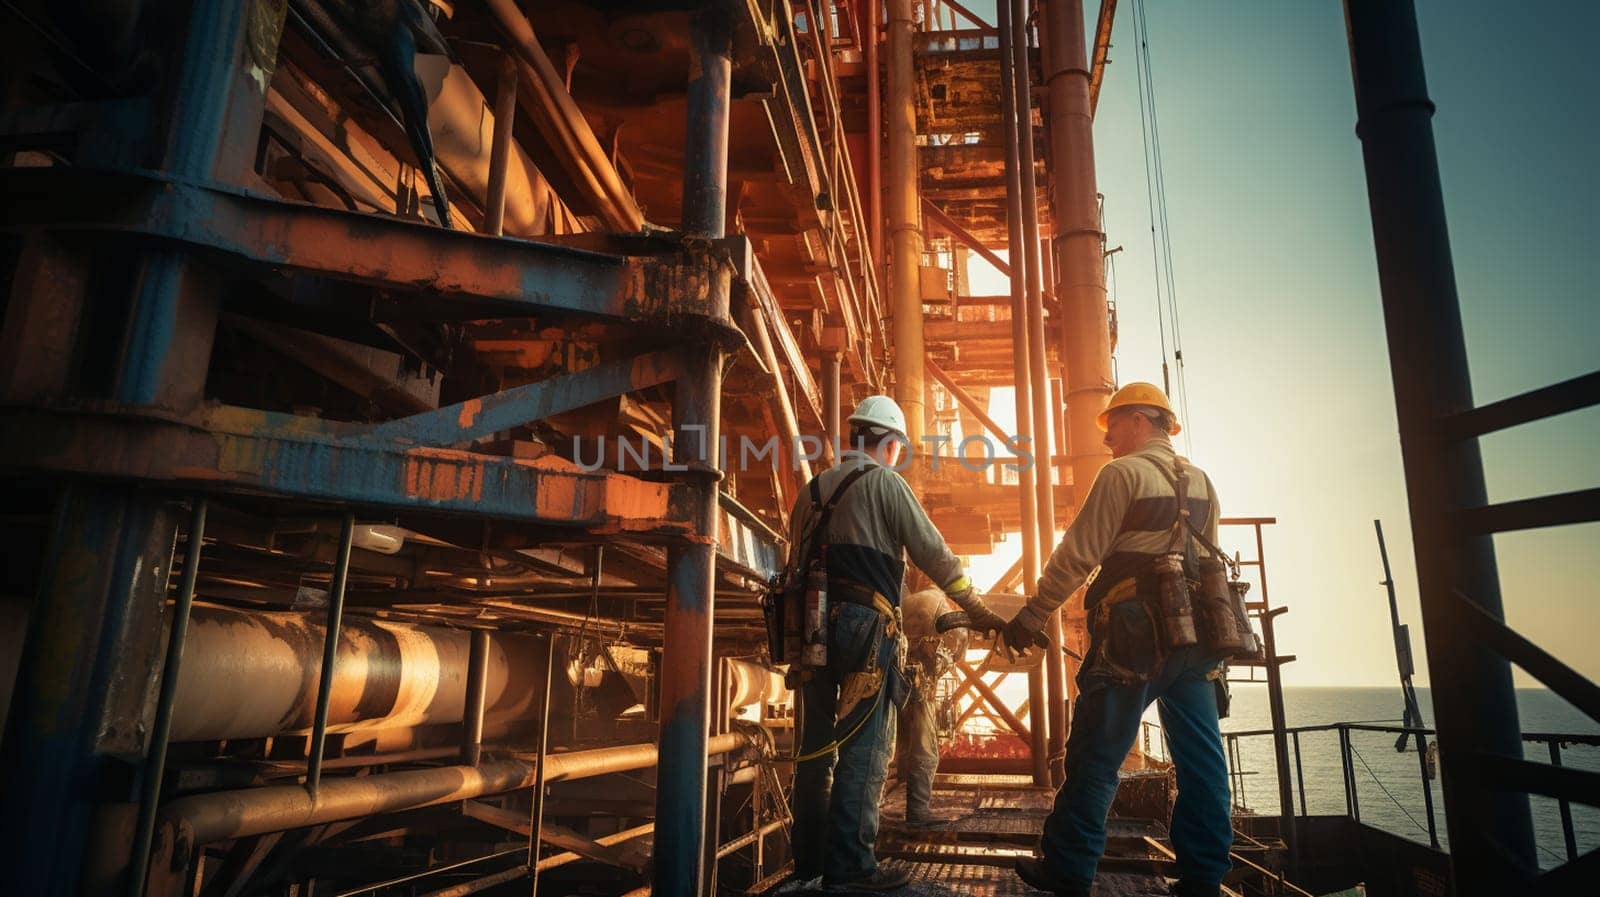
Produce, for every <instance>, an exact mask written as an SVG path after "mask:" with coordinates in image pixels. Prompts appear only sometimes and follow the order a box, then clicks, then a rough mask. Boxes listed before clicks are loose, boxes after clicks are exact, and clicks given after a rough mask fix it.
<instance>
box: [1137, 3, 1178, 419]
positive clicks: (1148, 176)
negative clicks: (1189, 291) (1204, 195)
mask: <svg viewBox="0 0 1600 897" xmlns="http://www.w3.org/2000/svg"><path fill="white" fill-rule="evenodd" d="M1136 11H1137V7H1136ZM1133 32H1134V42H1135V43H1137V44H1138V45H1139V46H1141V47H1142V46H1144V26H1143V25H1141V24H1140V22H1139V16H1138V15H1135V16H1134V17H1133ZM1133 65H1134V69H1135V70H1136V73H1137V80H1138V82H1139V136H1140V140H1141V142H1142V143H1143V145H1144V185H1145V190H1144V195H1145V200H1146V203H1147V206H1148V209H1149V214H1150V264H1151V265H1153V266H1154V268H1155V278H1156V330H1157V331H1158V332H1159V333H1160V336H1161V388H1162V389H1164V390H1166V391H1167V392H1168V393H1170V392H1171V391H1172V384H1171V381H1170V379H1169V377H1168V374H1167V322H1166V309H1165V303H1163V302H1162V290H1161V288H1162V278H1161V252H1160V249H1159V248H1158V245H1159V244H1158V242H1157V238H1156V205H1155V203H1156V186H1155V178H1154V176H1153V175H1152V173H1151V170H1150V132H1149V118H1150V116H1149V114H1148V113H1147V112H1146V111H1145V104H1144V103H1145V101H1144V92H1145V91H1144V67H1145V62H1144V54H1143V53H1142V52H1140V53H1135V54H1134V57H1133Z"/></svg>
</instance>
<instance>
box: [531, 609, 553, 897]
mask: <svg viewBox="0 0 1600 897" xmlns="http://www.w3.org/2000/svg"><path fill="white" fill-rule="evenodd" d="M541 650H542V651H543V653H544V693H543V694H542V695H541V696H540V698H539V768H538V769H536V770H534V779H533V795H532V799H531V801H530V803H531V804H532V806H531V807H530V812H529V814H528V867H529V869H530V872H531V874H532V876H533V884H532V885H531V886H530V887H529V889H528V893H530V894H538V893H539V870H540V868H541V867H540V865H539V845H540V844H541V843H542V838H541V836H542V835H543V834H544V799H545V790H546V789H547V788H548V787H549V772H548V758H549V757H550V685H551V681H552V680H553V679H554V678H555V675H554V673H555V658H556V643H555V636H546V637H545V639H544V644H543V646H542V648H541Z"/></svg>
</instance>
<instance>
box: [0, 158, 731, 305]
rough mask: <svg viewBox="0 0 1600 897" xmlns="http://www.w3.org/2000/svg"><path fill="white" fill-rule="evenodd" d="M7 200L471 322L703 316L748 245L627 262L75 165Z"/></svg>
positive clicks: (37, 177)
mask: <svg viewBox="0 0 1600 897" xmlns="http://www.w3.org/2000/svg"><path fill="white" fill-rule="evenodd" d="M0 194H3V195H5V196H6V199H7V202H6V204H5V205H4V206H3V207H0V230H3V231H8V232H14V233H15V232H32V231H47V232H49V231H53V232H60V233H73V234H116V235H124V236H127V237H134V236H137V237H142V238H150V239H154V240H155V241H157V242H158V243H161V244H165V245H167V246H171V247H175V248H183V249H190V250H198V251H200V252H201V253H202V254H204V255H207V256H210V257H214V258H219V259H222V260H226V261H233V262H242V263H245V264H247V265H254V266H256V267H257V268H258V269H260V270H263V271H271V272H275V273H282V272H289V273H294V274H308V275H314V276H318V277H326V278H329V279H333V280H342V281H351V282H356V283H364V284H369V285H372V286H377V287H383V288H386V289H391V290H396V291H403V292H428V293H431V294H437V295H438V296H440V297H443V298H444V299H446V300H448V301H450V302H451V303H452V304H455V305H460V306H461V310H460V312H459V313H458V314H456V315H454V316H456V317H468V318H476V317H490V316H493V315H494V314H502V315H505V314H521V315H531V314H538V313H571V314H578V315H593V316H596V317H602V318H610V319H614V320H619V321H633V322H639V323H644V322H649V321H660V320H662V319H665V318H666V317H668V316H669V315H683V314H690V315H693V314H704V313H705V311H706V306H705V296H706V291H705V285H706V283H707V282H708V281H709V280H710V279H711V278H712V276H713V275H712V274H710V273H709V270H710V269H712V268H715V267H718V266H725V265H726V264H727V257H728V256H729V255H730V254H732V253H733V252H735V251H737V249H738V247H737V243H738V242H740V241H741V239H742V238H736V239H735V240H734V241H733V243H731V244H727V245H709V244H702V245H697V246H684V247H682V248H681V249H679V250H676V251H674V250H670V249H669V250H664V251H663V252H662V254H661V255H659V256H656V255H645V256H617V255H608V254H602V253H595V252H588V251H585V250H581V249H574V248H570V247H565V246H558V245H553V244H549V243H533V242H527V241H523V240H515V239H506V238H490V237H485V236H482V235H478V234H470V233H465V232H460V231H443V230H441V229H440V228H438V227H435V226H433V225H429V224H419V223H416V222H410V221H402V220H399V219H394V218H387V217H382V216H378V215H370V214H363V213H357V212H346V211H342V210H336V209H327V208H320V207H317V206H310V205H300V204H297V203H288V202H281V201H277V200H271V199H265V198H262V197H260V196H256V195H253V194H249V193H244V192H242V191H237V190H234V189H231V188H227V187H222V186H216V185H206V186H201V185H197V184H193V183H187V182H179V181H173V180H170V179H167V178H164V177H162V176H159V175H154V174H149V173H141V174H126V173H111V172H103V171H84V170H76V169H67V168H34V169H25V170H17V169H13V170H9V171H6V172H3V173H0ZM658 248H659V247H658ZM464 300H470V301H464Z"/></svg>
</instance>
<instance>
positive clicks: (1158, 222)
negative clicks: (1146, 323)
mask: <svg viewBox="0 0 1600 897" xmlns="http://www.w3.org/2000/svg"><path fill="white" fill-rule="evenodd" d="M1134 22H1135V25H1136V31H1137V32H1138V34H1137V38H1138V44H1139V47H1138V52H1137V53H1136V54H1135V59H1136V63H1135V66H1136V68H1137V69H1138V78H1139V92H1140V102H1139V110H1140V115H1141V118H1148V119H1149V121H1148V123H1146V122H1144V121H1141V122H1140V132H1141V133H1142V134H1143V135H1144V136H1145V159H1146V163H1145V167H1146V173H1145V182H1146V184H1147V188H1148V190H1149V193H1150V205H1151V213H1150V236H1151V244H1152V245H1151V252H1152V253H1156V254H1158V255H1159V256H1160V258H1161V262H1162V264H1160V265H1158V266H1157V271H1156V281H1157V292H1156V303H1157V306H1158V307H1159V306H1160V304H1161V291H1160V285H1161V284H1162V281H1163V280H1164V281H1165V286H1166V306H1167V317H1169V318H1170V319H1171V320H1172V350H1173V361H1174V362H1175V364H1176V367H1177V369H1178V378H1177V379H1178V384H1177V385H1178V388H1177V391H1176V393H1174V391H1173V390H1172V388H1171V384H1170V382H1164V383H1163V385H1164V386H1166V387H1167V394H1168V395H1169V396H1174V397H1175V398H1176V399H1177V405H1178V409H1179V413H1180V415H1181V416H1182V419H1183V421H1184V423H1185V426H1184V437H1183V439H1184V445H1185V446H1186V449H1187V450H1188V451H1190V452H1191V453H1192V452H1193V442H1192V439H1191V435H1192V433H1193V430H1192V428H1191V425H1192V422H1193V418H1192V417H1191V416H1190V414H1189V388H1188V381H1187V378H1186V377H1185V366H1184V359H1183V332H1182V328H1181V325H1180V323H1179V320H1178V286H1177V277H1176V275H1175V274H1174V272H1173V268H1174V266H1173V261H1172V224H1171V220H1170V219H1169V217H1168V215H1167V181H1166V173H1165V170H1164V168H1163V166H1162V164H1161V122H1160V118H1159V116H1158V115H1157V113H1156V87H1155V75H1154V72H1153V67H1152V65H1151V62H1150V23H1149V20H1148V19H1147V18H1146V16H1145V7H1144V2H1143V0H1134ZM1157 228H1159V229H1160V239H1159V241H1158V240H1157V236H1156V232H1157ZM1157 243H1159V247H1160V248H1159V249H1157V245H1156V244H1157ZM1159 317H1160V316H1159V315H1158V320H1159ZM1161 365H1162V375H1163V380H1164V381H1166V380H1167V377H1166V365H1167V356H1166V340H1165V333H1163V338H1162V355H1161Z"/></svg>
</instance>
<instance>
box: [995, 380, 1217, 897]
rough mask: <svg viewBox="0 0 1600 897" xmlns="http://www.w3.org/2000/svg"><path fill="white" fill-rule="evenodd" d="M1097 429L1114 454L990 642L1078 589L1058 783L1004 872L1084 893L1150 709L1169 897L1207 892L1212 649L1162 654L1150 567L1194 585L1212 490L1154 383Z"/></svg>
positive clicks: (1035, 629) (1213, 855)
mask: <svg viewBox="0 0 1600 897" xmlns="http://www.w3.org/2000/svg"><path fill="white" fill-rule="evenodd" d="M1099 424H1100V428H1101V429H1102V430H1104V431H1105V434H1106V435H1105V444H1106V446H1107V447H1109V448H1110V449H1111V455H1112V458H1113V460H1112V461H1111V462H1110V463H1109V464H1107V465H1106V466H1105V467H1104V468H1103V469H1102V470H1101V471H1100V475H1099V476H1097V477H1096V478H1095V480H1094V485H1093V486H1092V487H1090V489H1089V493H1088V495H1086V496H1085V497H1084V499H1083V504H1082V506H1081V507H1080V508H1079V509H1078V515H1077V517H1076V519H1074V520H1073V522H1072V525H1071V526H1070V527H1069V528H1068V529H1067V531H1066V533H1065V534H1063V536H1062V538H1061V543H1060V544H1059V545H1057V546H1056V549H1055V551H1054V552H1053V553H1052V554H1051V555H1050V560H1049V562H1048V563H1047V564H1046V565H1045V569H1044V572H1043V575H1042V576H1041V577H1040V578H1039V582H1038V584H1037V588H1036V590H1035V593H1034V595H1033V596H1032V597H1030V598H1029V599H1028V602H1027V604H1026V605H1025V606H1024V607H1023V608H1022V609H1021V610H1019V611H1018V612H1017V614H1016V616H1015V617H1013V618H1012V620H1011V622H1010V623H1008V624H1007V625H1006V628H1005V631H1004V633H1003V634H1002V642H1003V647H1004V648H1005V649H1007V650H1011V651H1020V650H1026V649H1027V647H1028V646H1030V645H1032V644H1034V640H1035V639H1036V637H1037V635H1038V633H1039V632H1040V631H1041V630H1043V629H1044V626H1045V623H1046V621H1047V620H1048V619H1049V616H1050V614H1052V613H1054V612H1055V610H1056V609H1057V608H1059V607H1060V606H1061V605H1062V604H1063V603H1064V602H1065V601H1066V600H1067V598H1068V596H1070V595H1071V594H1072V593H1073V592H1075V591H1076V590H1077V589H1078V588H1079V587H1080V586H1082V585H1085V584H1087V585H1088V588H1087V590H1086V591H1085V593H1084V609H1085V610H1086V611H1087V613H1088V618H1089V632H1090V642H1089V653H1088V655H1087V656H1086V657H1085V660H1084V663H1083V666H1082V668H1081V669H1080V670H1079V673H1078V678H1077V682H1078V698H1077V700H1076V702H1075V703H1074V704H1073V713H1072V731H1071V735H1070V737H1069V738H1068V740H1067V753H1066V769H1065V772H1066V778H1065V780H1064V782H1063V784H1062V786H1061V790H1060V791H1058V792H1057V793H1056V797H1055V805H1054V807H1053V809H1052V810H1051V812H1050V815H1049V816H1048V817H1047V818H1046V819H1045V822H1044V830H1043V833H1042V836H1041V839H1040V853H1041V856H1040V857H1037V858H1028V859H1022V860H1018V861H1017V863H1016V869H1017V874H1018V875H1019V876H1020V877H1021V878H1022V880H1023V881H1025V882H1027V883H1028V884H1030V885H1032V886H1033V887H1035V888H1038V889H1040V890H1044V891H1054V892H1055V893H1057V894H1061V895H1082V897H1087V895H1088V894H1089V888H1090V884H1091V882H1092V881H1093V880H1094V874H1095V868H1096V866H1097V864H1098V863H1099V860H1100V855H1101V852H1102V850H1103V849H1104V848H1105V843H1106V814H1107V813H1108V812H1109V811H1110V809H1111V803H1112V799H1113V798H1114V797H1115V796H1116V792H1117V771H1118V769H1119V768H1120V767H1121V765H1122V761H1123V758H1124V757H1126V756H1127V754H1128V751H1129V750H1130V749H1131V748H1132V747H1133V743H1134V738H1135V736H1136V735H1137V734H1138V731H1139V721H1140V718H1141V717H1142V716H1143V715H1144V711H1145V708H1147V707H1148V706H1149V705H1150V703H1151V702H1152V701H1155V702H1156V703H1157V705H1158V707H1159V710H1160V714H1161V724H1162V727H1163V728H1164V729H1165V731H1166V737H1167V742H1168V745H1169V748H1170V751H1171V754H1172V762H1173V765H1174V766H1175V767H1176V768H1177V785H1178V798H1177V803H1176V805H1175V806H1174V807H1173V811H1172V828H1171V833H1172V844H1173V847H1174V848H1175V849H1176V852H1177V861H1176V864H1175V868H1176V871H1177V873H1178V877H1179V881H1178V883H1177V884H1176V885H1175V886H1174V890H1173V893H1174V894H1178V895H1184V897H1192V895H1208V897H1210V895H1216V894H1218V893H1219V889H1220V885H1221V882H1222V878H1223V876H1224V875H1225V874H1226V873H1227V872H1228V870H1229V860H1228V853H1229V851H1230V849H1231V848H1232V844H1233V827H1232V819H1231V817H1230V811H1229V793H1228V766H1227V761H1226V759H1225V756H1224V754H1223V748H1222V736H1221V734H1220V731H1219V729H1218V725H1217V703H1216V693H1215V690H1214V688H1213V683H1212V681H1211V680H1212V679H1213V678H1214V677H1215V675H1216V670H1217V668H1218V665H1219V663H1220V661H1221V659H1222V657H1223V656H1225V655H1224V654H1223V653H1220V652H1216V651H1214V650H1209V649H1208V648H1207V647H1205V646H1204V645H1193V646H1190V647H1181V648H1180V647H1174V648H1172V649H1170V650H1169V649H1167V647H1166V646H1167V645H1168V644H1170V641H1168V640H1167V637H1166V636H1164V633H1166V632H1167V631H1168V630H1169V629H1173V630H1181V629H1182V627H1181V626H1179V625H1173V624H1168V623H1166V622H1163V621H1162V616H1161V610H1160V609H1161V594H1160V589H1161V587H1160V584H1159V581H1160V578H1161V573H1160V569H1161V565H1160V564H1159V563H1158V562H1159V560H1160V559H1161V558H1162V557H1170V556H1171V555H1173V554H1174V553H1176V552H1180V551H1181V552H1183V555H1184V561H1183V568H1184V573H1185V574H1186V575H1187V577H1188V578H1189V579H1194V578H1197V574H1196V573H1195V570H1194V563H1195V560H1196V558H1197V557H1199V556H1204V554H1205V553H1207V552H1208V551H1209V549H1207V548H1206V547H1204V546H1206V545H1210V546H1215V544H1216V533H1217V520H1218V514H1219V510H1218V505H1217V496H1216V492H1215V491H1214V489H1213V488H1212V485H1211V481H1210V479H1209V478H1208V477H1206V475H1205V474H1204V472H1202V471H1201V470H1200V469H1198V468H1196V467H1194V466H1193V465H1191V464H1189V462H1188V461H1187V460H1186V459H1183V458H1182V457H1180V456H1179V455H1178V454H1177V453H1176V452H1175V451H1174V450H1173V447H1172V441H1171V440H1170V439H1169V438H1168V437H1169V436H1171V435H1176V434H1177V433H1178V432H1179V429H1180V427H1179V423H1178V420H1177V416H1176V415H1175V414H1174V413H1173V410H1172V406H1171V404H1170V403H1169V402H1168V401H1167V397H1166V395H1165V394H1164V393H1163V392H1162V391H1161V390H1160V389H1159V388H1157V387H1156V386H1154V385H1152V384H1149V383H1130V384H1128V385H1127V386H1124V387H1122V388H1121V389H1119V390H1118V391H1117V392H1116V394H1115V395H1113V396H1112V397H1111V401H1110V402H1109V403H1108V405H1107V407H1106V410H1105V412H1104V413H1102V414H1101V415H1100V417H1099ZM1179 483H1182V484H1183V485H1184V493H1185V496H1186V498H1187V510H1188V516H1187V521H1188V524H1187V525H1186V524H1185V520H1184V518H1183V517H1181V516H1180V509H1181V508H1183V505H1182V504H1180V502H1179V501H1178V489H1177V484H1179ZM1169 569H1172V568H1169ZM1174 578H1175V576H1174ZM1169 581H1170V580H1169Z"/></svg>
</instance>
